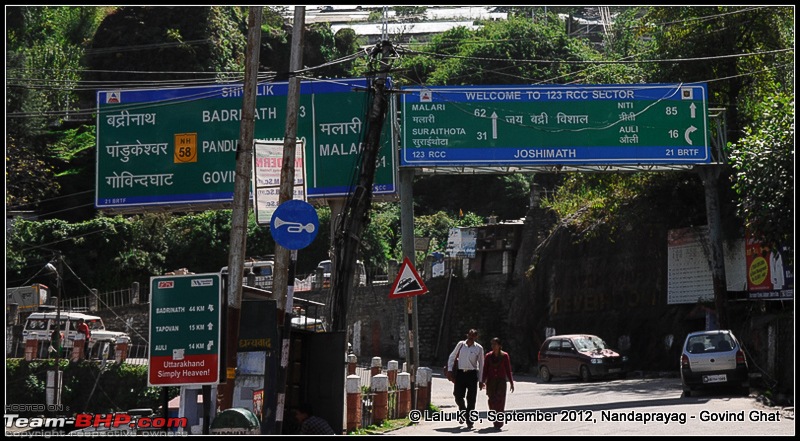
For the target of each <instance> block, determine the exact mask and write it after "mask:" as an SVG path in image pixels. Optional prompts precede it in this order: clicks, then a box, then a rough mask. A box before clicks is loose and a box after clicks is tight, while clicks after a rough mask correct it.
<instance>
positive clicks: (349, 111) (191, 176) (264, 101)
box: [95, 78, 396, 211]
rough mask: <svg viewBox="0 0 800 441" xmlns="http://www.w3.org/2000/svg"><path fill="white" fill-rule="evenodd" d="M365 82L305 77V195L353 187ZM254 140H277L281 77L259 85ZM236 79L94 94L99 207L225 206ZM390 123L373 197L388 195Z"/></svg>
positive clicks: (237, 105) (232, 160) (235, 133)
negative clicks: (307, 78)
mask: <svg viewBox="0 0 800 441" xmlns="http://www.w3.org/2000/svg"><path fill="white" fill-rule="evenodd" d="M367 85H368V83H367V80H366V79H364V78H360V79H359V78H357V79H349V80H348V79H342V80H325V81H304V82H301V85H300V107H299V111H298V125H297V135H298V138H300V139H301V140H302V141H303V143H304V147H305V152H304V153H305V165H306V169H307V174H306V177H307V190H308V193H307V195H308V197H343V196H346V195H347V194H348V192H349V191H351V190H352V188H351V187H352V182H354V180H353V175H354V173H356V172H357V170H358V160H359V159H360V156H361V155H360V154H359V153H360V152H361V146H362V142H363V140H364V135H365V134H366V128H367V120H366V115H367V110H368V109H369V103H370V98H369V94H368V93H367ZM257 95H258V96H257V99H256V108H255V133H254V137H255V139H259V140H275V141H282V140H283V138H284V134H285V128H286V102H287V95H288V83H286V82H282V83H261V84H259V85H258V87H257ZM242 99H243V89H242V85H241V84H228V85H218V86H203V87H190V88H173V89H142V90H104V91H100V92H98V94H97V103H98V104H97V178H96V179H97V181H96V199H95V206H96V207H97V208H98V209H108V210H114V209H118V210H127V211H137V210H138V211H146V210H147V209H148V207H164V206H185V205H190V204H202V205H205V206H209V205H210V206H219V207H222V206H225V205H226V204H229V203H230V202H231V201H232V200H233V187H234V176H235V173H234V171H235V168H236V167H235V166H236V150H237V144H238V140H239V128H240V124H241V111H242ZM391 133H392V124H384V134H383V135H382V138H381V139H382V141H381V146H380V151H379V156H378V161H379V163H378V168H377V170H376V175H375V180H374V185H373V193H374V194H376V195H377V194H394V193H395V192H396V188H395V174H396V173H395V169H396V167H395V157H396V155H394V154H392V152H393V150H392V148H391V144H392V143H391V139H392V135H391Z"/></svg>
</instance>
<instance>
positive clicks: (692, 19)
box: [645, 6, 794, 143]
mask: <svg viewBox="0 0 800 441" xmlns="http://www.w3.org/2000/svg"><path fill="white" fill-rule="evenodd" d="M793 12H794V11H793V8H792V7H756V8H753V7H743V6H732V7H729V6H712V7H693V6H682V7H670V8H650V9H649V10H648V14H647V16H646V17H645V20H646V21H647V22H648V23H651V24H652V26H651V27H650V32H651V35H652V36H653V40H654V43H655V48H656V50H655V51H654V52H653V54H652V56H651V57H649V58H657V59H678V58H698V59H701V60H703V61H701V62H696V63H652V64H650V67H649V75H648V79H649V81H650V82H670V83H671V82H695V81H711V80H716V79H720V80H719V81H714V82H713V83H712V84H709V101H710V102H711V103H714V106H715V107H725V108H726V109H727V112H728V116H727V118H726V120H727V125H728V127H727V133H728V138H729V141H731V142H734V143H735V142H737V141H738V138H739V136H740V134H741V133H742V131H741V127H743V126H744V125H746V124H747V121H746V118H745V117H742V116H740V115H739V104H740V100H743V99H744V100H752V99H755V101H758V100H759V98H756V97H755V96H753V95H750V93H751V87H753V86H756V87H759V84H761V83H762V82H763V81H767V82H773V81H775V80H776V79H777V81H778V82H785V81H786V80H787V79H789V78H791V77H792V76H793V74H792V70H793V67H794V63H793V62H792V61H789V58H791V57H793V52H791V51H790V52H785V50H786V49H789V48H792V47H793V45H794V31H793V26H794V20H793V19H792V18H791V17H793V16H794V14H793ZM789 36H791V39H787V37H789ZM769 51H771V52H772V53H771V54H764V55H758V56H754V55H751V56H742V57H730V56H729V55H732V54H750V53H756V52H769ZM772 66H774V68H769V69H764V67H772ZM790 66H791V69H789V67H790Z"/></svg>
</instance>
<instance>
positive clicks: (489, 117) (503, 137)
mask: <svg viewBox="0 0 800 441" xmlns="http://www.w3.org/2000/svg"><path fill="white" fill-rule="evenodd" d="M707 96H708V92H707V87H706V85H705V84H627V85H626V84H610V85H575V86H563V85H553V86H442V87H429V88H420V87H404V88H403V94H402V97H403V105H402V128H403V129H402V130H403V131H402V148H401V158H400V165H401V166H410V167H414V166H420V167H422V166H425V167H429V166H432V167H435V166H443V167H445V166H509V165H510V166H515V165H520V166H524V165H630V164H634V165H638V164H669V165H672V164H701V163H708V162H711V153H710V150H709V142H708V137H709V130H708V98H707Z"/></svg>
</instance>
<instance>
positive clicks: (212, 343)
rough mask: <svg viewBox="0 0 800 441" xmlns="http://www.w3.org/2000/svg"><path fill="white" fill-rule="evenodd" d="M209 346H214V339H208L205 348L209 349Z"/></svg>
mask: <svg viewBox="0 0 800 441" xmlns="http://www.w3.org/2000/svg"><path fill="white" fill-rule="evenodd" d="M211 346H214V340H209V341H208V344H207V345H206V350H207V351H210V350H211Z"/></svg>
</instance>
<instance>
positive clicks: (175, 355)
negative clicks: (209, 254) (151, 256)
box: [147, 273, 222, 386]
mask: <svg viewBox="0 0 800 441" xmlns="http://www.w3.org/2000/svg"><path fill="white" fill-rule="evenodd" d="M221 290H222V289H221V284H220V274H219V273H209V274H191V275H180V276H159V277H151V278H150V363H149V365H148V375H147V383H148V385H150V386H182V385H193V384H217V383H218V382H219V366H220V325H219V324H220V297H221V293H222V292H221Z"/></svg>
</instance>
